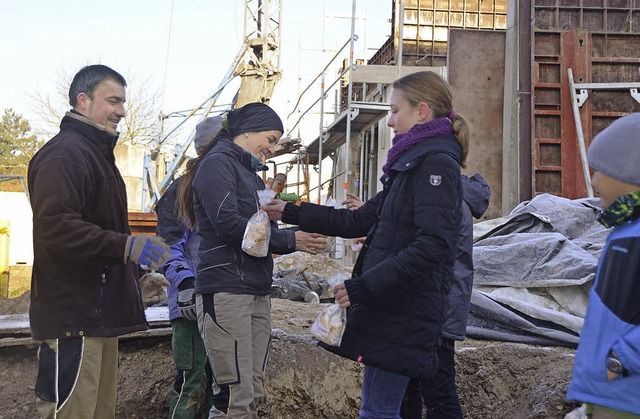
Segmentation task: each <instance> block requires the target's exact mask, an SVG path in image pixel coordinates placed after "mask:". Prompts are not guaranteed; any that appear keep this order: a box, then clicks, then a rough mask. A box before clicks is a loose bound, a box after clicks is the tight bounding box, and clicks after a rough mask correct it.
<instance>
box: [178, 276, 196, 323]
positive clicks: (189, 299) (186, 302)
mask: <svg viewBox="0 0 640 419" xmlns="http://www.w3.org/2000/svg"><path fill="white" fill-rule="evenodd" d="M193 289H194V284H193V278H185V279H184V280H183V281H182V282H181V283H180V285H179V286H178V310H179V311H180V315H181V316H182V317H184V318H185V319H187V320H193V321H198V315H197V314H196V296H195V295H194V294H193Z"/></svg>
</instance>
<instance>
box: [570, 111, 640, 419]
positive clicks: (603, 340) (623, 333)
mask: <svg viewBox="0 0 640 419" xmlns="http://www.w3.org/2000/svg"><path fill="white" fill-rule="evenodd" d="M588 160H589V166H591V168H592V169H593V170H594V173H593V178H592V180H591V184H592V185H593V189H594V191H595V192H596V193H597V195H599V196H600V199H601V201H602V207H603V208H604V209H603V211H602V213H601V214H600V215H599V216H598V221H600V223H602V224H603V225H604V226H605V227H607V228H612V230H611V233H609V236H608V237H607V241H606V244H605V247H604V249H603V251H602V255H601V256H600V261H599V262H598V268H597V270H596V278H595V281H594V284H593V287H592V288H591V291H590V293H589V305H588V307H587V315H586V317H585V321H584V325H583V327H582V332H581V334H580V342H579V344H578V350H577V352H576V358H575V362H574V366H573V376H572V377H571V382H570V383H569V388H568V391H567V399H569V400H578V401H581V402H583V403H585V411H586V413H587V416H588V415H591V416H590V417H591V418H593V419H597V418H640V304H638V301H640V257H639V255H640V164H639V163H640V113H632V114H629V115H627V116H625V117H622V118H619V119H617V120H616V121H614V122H613V123H612V124H611V125H610V126H609V127H607V128H606V129H604V130H603V131H602V132H601V133H600V134H598V135H597V136H596V137H595V139H594V140H593V141H592V143H591V145H590V147H589V151H588ZM588 417H589V416H588Z"/></svg>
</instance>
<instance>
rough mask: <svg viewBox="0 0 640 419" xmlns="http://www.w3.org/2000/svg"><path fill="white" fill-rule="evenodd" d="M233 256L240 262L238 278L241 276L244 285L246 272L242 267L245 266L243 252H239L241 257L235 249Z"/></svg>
mask: <svg viewBox="0 0 640 419" xmlns="http://www.w3.org/2000/svg"><path fill="white" fill-rule="evenodd" d="M233 254H234V256H235V258H236V261H237V262H238V263H237V264H236V266H237V269H236V270H237V272H238V276H240V282H242V283H244V270H243V269H242V265H243V262H244V261H243V257H242V251H240V252H239V256H238V253H236V249H233Z"/></svg>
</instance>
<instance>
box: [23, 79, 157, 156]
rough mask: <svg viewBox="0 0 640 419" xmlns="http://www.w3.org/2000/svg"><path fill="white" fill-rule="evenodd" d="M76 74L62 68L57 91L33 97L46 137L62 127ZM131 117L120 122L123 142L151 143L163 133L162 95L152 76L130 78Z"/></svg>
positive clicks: (129, 105)
mask: <svg viewBox="0 0 640 419" xmlns="http://www.w3.org/2000/svg"><path fill="white" fill-rule="evenodd" d="M72 79H73V75H70V74H69V73H68V72H65V71H62V72H60V75H59V77H58V82H57V83H56V87H55V90H54V91H53V92H51V93H49V92H35V93H34V94H32V95H29V97H30V98H31V99H32V100H33V103H34V112H35V113H36V115H38V119H39V121H40V122H41V124H42V125H43V126H44V129H43V131H44V132H38V134H40V135H41V136H43V137H45V138H51V137H52V136H53V135H55V134H56V133H57V132H58V130H59V127H60V120H61V119H62V117H63V116H64V114H65V113H66V112H67V111H68V110H69V96H68V94H69V85H70V84H71V80H72ZM127 85H128V86H127V102H126V104H125V109H126V111H127V116H126V118H124V120H123V121H122V122H121V123H120V126H119V128H120V140H119V144H134V145H141V146H149V145H150V144H151V143H152V141H153V140H154V139H157V138H158V136H159V135H160V122H159V115H160V99H159V98H160V94H159V92H158V91H157V90H155V89H154V88H153V86H152V83H151V81H150V80H149V79H147V80H144V81H142V82H139V81H137V80H136V78H135V77H128V80H127Z"/></svg>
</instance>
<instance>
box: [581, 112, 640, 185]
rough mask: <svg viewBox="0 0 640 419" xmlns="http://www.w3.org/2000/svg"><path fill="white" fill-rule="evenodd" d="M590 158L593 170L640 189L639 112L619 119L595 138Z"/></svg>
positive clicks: (590, 149)
mask: <svg viewBox="0 0 640 419" xmlns="http://www.w3.org/2000/svg"><path fill="white" fill-rule="evenodd" d="M587 157H588V159H589V166H591V167H592V168H593V169H594V170H597V171H598V172H601V173H604V174H605V175H607V176H609V177H612V178H614V179H616V180H619V181H620V182H623V183H627V184H630V185H636V186H640V112H635V113H631V114H629V115H627V116H623V117H622V118H618V119H616V120H615V121H614V122H613V123H612V124H611V125H609V126H608V127H607V128H605V129H604V130H603V131H602V132H600V133H599V134H598V135H596V138H594V139H593V141H592V142H591V145H590V146H589V152H588V155H587Z"/></svg>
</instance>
